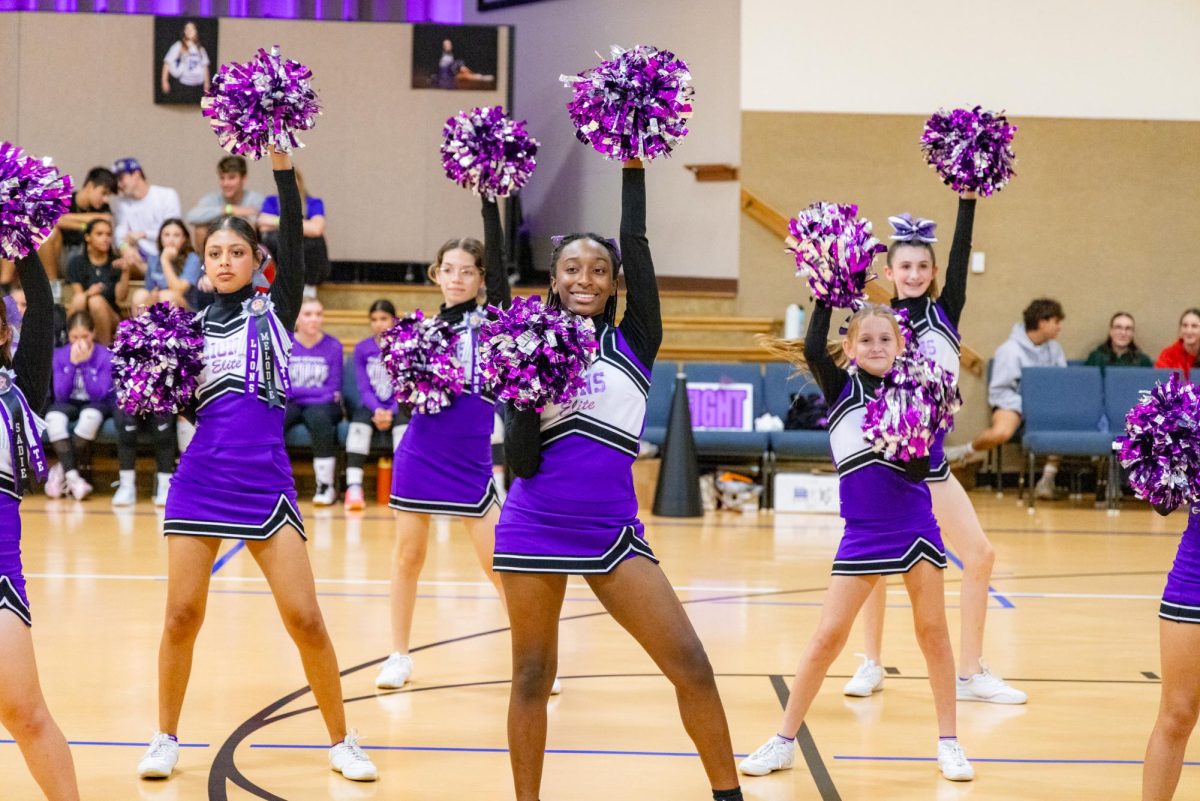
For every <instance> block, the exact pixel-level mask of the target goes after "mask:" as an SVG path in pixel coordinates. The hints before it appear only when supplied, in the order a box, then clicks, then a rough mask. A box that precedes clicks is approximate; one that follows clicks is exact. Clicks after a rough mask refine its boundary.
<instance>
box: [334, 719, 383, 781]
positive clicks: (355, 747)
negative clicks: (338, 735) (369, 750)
mask: <svg viewBox="0 0 1200 801" xmlns="http://www.w3.org/2000/svg"><path fill="white" fill-rule="evenodd" d="M329 767H330V768H331V769H333V770H335V771H337V772H338V773H340V774H342V776H344V777H346V778H347V779H349V780H350V781H354V782H373V781H375V780H376V779H378V778H379V771H378V770H376V769H375V763H373V762H372V761H371V758H370V757H369V756H367V754H366V752H365V751H363V750H362V747H361V746H359V744H358V732H357V731H355V730H353V729H351V730H350V733H349V734H347V735H346V739H345V740H342V741H341V742H340V743H338V744H337V745H335V746H333V747H332V748H330V749H329Z"/></svg>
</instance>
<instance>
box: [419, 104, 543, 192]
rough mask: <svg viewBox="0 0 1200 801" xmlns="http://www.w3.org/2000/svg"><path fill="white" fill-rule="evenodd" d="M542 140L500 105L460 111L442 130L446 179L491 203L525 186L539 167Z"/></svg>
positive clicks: (522, 121)
mask: <svg viewBox="0 0 1200 801" xmlns="http://www.w3.org/2000/svg"><path fill="white" fill-rule="evenodd" d="M537 150H538V141H537V140H536V139H534V138H533V137H531V136H530V135H529V134H528V133H526V131H525V121H524V120H513V119H512V118H511V117H507V116H505V114H504V109H503V108H501V107H500V106H490V107H489V106H484V107H483V108H476V109H473V110H471V111H460V112H458V114H456V115H455V116H453V117H451V118H450V119H448V120H446V125H445V127H443V128H442V167H443V168H444V169H445V170H446V177H448V178H450V179H451V180H452V181H454V182H455V183H457V184H459V185H460V186H465V187H466V188H468V189H470V190H471V191H472V192H474V193H475V194H477V195H483V196H484V197H486V198H487V199H488V200H495V199H496V198H498V197H508V196H509V195H511V194H512V193H513V192H516V191H517V190H518V189H520V188H521V187H523V186H524V185H525V183H526V182H527V181H528V180H529V176H531V175H533V169H534V167H536V166H537V159H536V158H535V157H536V156H537Z"/></svg>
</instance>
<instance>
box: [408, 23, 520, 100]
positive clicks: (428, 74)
mask: <svg viewBox="0 0 1200 801" xmlns="http://www.w3.org/2000/svg"><path fill="white" fill-rule="evenodd" d="M412 28H413V48H412V51H413V54H412V88H413V89H451V90H454V89H468V90H475V91H486V92H490V91H493V90H495V88H496V72H497V69H498V66H499V59H500V57H499V50H500V35H499V33H498V29H497V28H493V27H492V26H490V25H413V26H412Z"/></svg>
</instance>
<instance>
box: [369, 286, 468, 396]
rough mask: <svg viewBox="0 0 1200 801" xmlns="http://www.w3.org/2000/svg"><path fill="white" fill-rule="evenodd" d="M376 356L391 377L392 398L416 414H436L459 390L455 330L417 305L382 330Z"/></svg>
mask: <svg viewBox="0 0 1200 801" xmlns="http://www.w3.org/2000/svg"><path fill="white" fill-rule="evenodd" d="M382 339H383V343H382V346H381V347H380V359H381V360H382V361H383V366H384V367H385V368H387V371H388V375H390V376H391V377H392V384H393V385H394V386H395V388H396V401H397V402H398V403H399V404H400V405H401V406H404V407H405V408H406V409H408V410H409V411H411V412H414V413H416V414H437V413H438V412H440V411H441V410H442V409H445V408H446V407H447V406H449V405H450V404H451V403H453V402H454V399H455V398H457V397H458V396H459V395H461V394H462V391H463V380H464V379H463V368H462V365H461V364H459V361H458V334H456V333H455V331H454V327H453V326H452V325H450V323H448V322H446V321H445V320H441V319H438V318H437V317H426V316H425V314H424V312H422V311H421V310H420V309H417V310H416V311H415V312H413V313H412V314H411V315H410V316H408V317H401V318H400V319H399V320H397V321H396V324H395V325H394V326H392V327H391V328H389V329H388V330H387V331H385V332H384V333H383V337H382Z"/></svg>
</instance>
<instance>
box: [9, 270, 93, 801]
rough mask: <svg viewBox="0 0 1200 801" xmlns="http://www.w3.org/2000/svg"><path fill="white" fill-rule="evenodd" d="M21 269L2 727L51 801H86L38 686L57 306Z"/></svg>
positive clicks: (41, 279) (44, 282) (31, 273)
mask: <svg viewBox="0 0 1200 801" xmlns="http://www.w3.org/2000/svg"><path fill="white" fill-rule="evenodd" d="M17 269H18V270H19V271H20V276H21V285H22V286H23V287H24V288H25V293H26V298H27V299H28V307H27V308H26V310H25V317H24V336H23V337H22V339H21V348H20V349H19V350H18V351H17V353H16V355H15V356H13V357H10V356H9V349H8V345H9V339H10V337H11V335H12V331H11V329H10V328H9V327H8V320H7V315H6V314H5V307H4V305H3V304H0V654H3V655H4V658H3V660H2V665H3V666H2V667H0V726H3V727H4V728H5V729H7V730H8V732H9V733H10V734H11V735H12V736H13V739H15V740H16V741H17V746H18V747H19V748H20V749H21V754H22V755H23V756H24V757H25V764H26V765H28V766H29V772H30V773H32V774H33V778H34V780H35V781H37V783H38V786H39V787H41V788H42V792H43V793H45V795H46V798H48V799H50V801H78V799H79V789H78V787H77V785H76V781H75V765H74V762H73V761H72V759H71V751H70V749H69V748H67V740H66V738H65V737H63V733H62V731H61V730H60V729H59V728H58V724H57V723H55V722H54V719H53V718H52V717H50V710H48V709H47V708H46V699H45V698H44V697H43V696H42V688H41V685H40V684H39V683H38V673H37V662H36V660H35V659H34V652H33V637H32V636H31V632H30V626H31V625H32V621H33V618H32V617H31V615H30V610H29V596H28V595H26V593H25V576H24V574H23V572H22V569H21V515H20V504H21V496H22V495H23V494H24V493H25V492H26V491H27V490H30V489H32V488H33V484H34V483H35V482H36V481H38V480H40V479H41V478H42V477H44V476H45V475H46V457H45V454H44V453H43V452H42V444H41V438H40V435H41V433H42V431H43V430H45V427H46V426H45V423H43V422H42V420H41V418H39V417H38V416H37V414H36V412H35V410H36V409H39V408H40V407H41V406H42V405H43V404H44V403H45V399H46V396H47V394H48V390H49V387H50V375H51V372H52V368H51V361H52V359H53V353H54V299H53V296H52V295H51V292H50V281H49V280H48V279H47V278H46V271H45V269H44V268H43V267H42V262H41V259H39V258H38V256H37V254H36V253H31V254H29V255H28V256H26V257H25V258H23V259H20V260H19V261H18V262H17ZM10 613H11V614H10Z"/></svg>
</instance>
